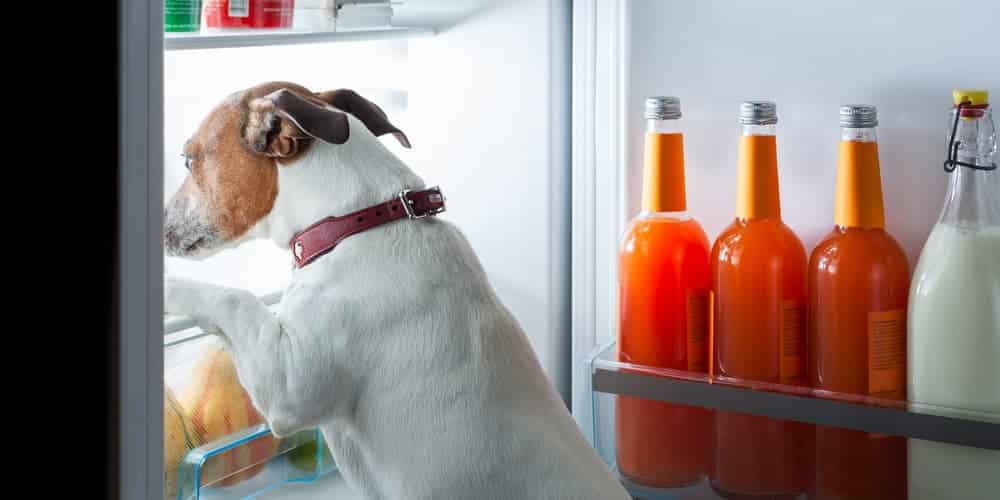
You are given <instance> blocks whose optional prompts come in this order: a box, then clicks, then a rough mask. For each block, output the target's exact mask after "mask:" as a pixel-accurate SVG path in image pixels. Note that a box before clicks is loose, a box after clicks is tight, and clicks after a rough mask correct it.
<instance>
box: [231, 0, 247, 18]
mask: <svg viewBox="0 0 1000 500" xmlns="http://www.w3.org/2000/svg"><path fill="white" fill-rule="evenodd" d="M249 15H250V0H229V17H247V16H249Z"/></svg>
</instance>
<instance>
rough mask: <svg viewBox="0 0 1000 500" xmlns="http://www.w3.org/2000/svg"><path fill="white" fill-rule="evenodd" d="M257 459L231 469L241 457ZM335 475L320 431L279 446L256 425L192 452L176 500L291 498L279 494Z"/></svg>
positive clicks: (263, 427)
mask: <svg viewBox="0 0 1000 500" xmlns="http://www.w3.org/2000/svg"><path fill="white" fill-rule="evenodd" d="M272 443H275V444H272ZM261 450H265V451H263V453H261ZM254 453H258V456H259V458H258V459H255V460H249V461H244V462H242V463H241V467H238V468H233V467H231V466H230V464H232V463H233V462H234V461H236V460H237V457H238V456H241V455H242V456H244V457H245V456H249V455H252V454H254ZM333 471H335V467H334V464H333V459H332V458H331V456H330V453H329V450H328V449H327V447H326V445H325V443H324V441H323V437H322V434H321V433H320V432H319V431H318V430H313V431H305V432H300V433H298V434H295V435H294V436H291V437H289V438H286V439H282V440H280V441H279V442H275V440H274V436H273V435H272V434H271V432H270V431H269V430H268V429H267V426H266V425H257V426H255V427H252V428H249V429H245V430H243V431H241V432H237V433H234V434H232V435H229V436H226V437H224V438H222V439H220V440H217V441H214V442H211V443H208V444H206V445H203V446H200V447H198V448H195V449H194V450H191V451H190V452H188V453H187V454H186V455H185V457H184V460H183V461H182V462H181V464H180V467H179V468H178V486H179V487H178V491H177V498H178V499H204V500H211V499H231V498H233V499H235V498H266V497H268V494H269V493H270V494H272V496H275V497H278V496H288V495H279V494H278V491H277V490H278V489H280V488H286V487H291V486H293V485H295V484H301V483H310V482H314V481H316V480H317V479H319V478H320V476H323V475H325V474H328V473H331V472H333Z"/></svg>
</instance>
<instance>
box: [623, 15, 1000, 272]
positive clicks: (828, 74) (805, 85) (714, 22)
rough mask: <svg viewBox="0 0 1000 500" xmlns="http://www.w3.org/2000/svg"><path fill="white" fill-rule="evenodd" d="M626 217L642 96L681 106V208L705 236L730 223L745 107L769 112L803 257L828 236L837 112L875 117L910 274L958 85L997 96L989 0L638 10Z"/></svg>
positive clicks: (888, 206)
mask: <svg viewBox="0 0 1000 500" xmlns="http://www.w3.org/2000/svg"><path fill="white" fill-rule="evenodd" d="M626 19H627V23H628V25H627V27H626V28H625V33H627V40H626V44H627V49H626V51H627V58H626V62H625V64H626V66H625V67H626V72H627V73H626V80H627V87H626V92H625V103H624V112H625V125H626V136H625V137H626V142H625V150H626V159H627V168H628V170H627V175H626V186H625V193H624V195H625V203H626V213H627V216H628V217H631V216H634V215H635V214H636V213H637V212H638V210H639V200H640V193H641V183H642V178H641V176H642V147H643V142H642V141H643V131H644V127H645V121H644V118H643V116H642V106H643V99H644V98H645V97H646V96H650V95H663V94H665V95H675V96H678V97H680V100H681V107H682V112H683V118H682V120H681V124H682V127H683V130H684V132H685V137H684V145H685V157H686V166H687V172H686V173H687V195H688V209H689V210H690V211H691V213H692V214H693V215H694V216H695V217H696V218H698V219H699V220H700V221H701V222H702V224H703V225H704V227H705V231H706V232H707V233H708V235H709V239H710V240H713V241H714V238H715V236H716V235H718V233H719V232H720V231H721V230H722V229H723V228H724V227H725V226H726V225H728V224H729V223H730V222H732V219H733V217H734V210H735V201H736V154H737V147H736V145H737V141H738V137H739V125H738V123H737V116H738V109H739V105H740V102H741V101H742V100H744V99H768V100H773V101H775V102H776V103H777V106H778V169H779V178H780V183H781V185H780V189H781V205H782V216H783V218H784V220H785V222H786V223H787V224H788V225H789V226H790V227H791V228H792V229H793V230H794V231H795V232H796V233H797V234H798V235H799V237H800V238H801V239H802V242H803V244H805V246H806V249H807V252H809V251H811V250H812V248H813V247H814V246H815V245H816V243H817V242H818V241H819V239H820V238H822V237H823V236H824V235H825V234H827V233H828V232H829V231H830V230H831V229H832V228H833V196H834V181H835V178H836V177H835V176H836V163H837V156H836V153H837V143H838V141H839V138H840V135H839V134H840V131H839V128H838V107H839V106H840V105H841V104H852V103H864V104H874V105H875V106H877V107H878V119H879V127H878V139H879V153H880V157H881V171H882V186H883V192H884V196H885V211H886V226H887V230H888V231H889V232H890V233H891V234H892V235H894V236H895V237H896V238H897V239H898V240H899V241H900V243H901V244H902V245H903V247H904V248H905V249H906V253H907V256H908V257H909V260H910V266H911V270H912V268H913V266H915V264H916V259H917V258H918V256H919V253H920V250H921V248H922V247H923V243H924V241H925V239H926V238H927V235H928V234H929V232H930V229H931V227H932V226H933V224H934V222H935V221H936V219H937V216H938V213H939V211H940V210H941V208H942V206H943V203H944V194H945V188H946V186H947V182H948V174H946V173H945V172H944V171H943V169H942V167H941V164H942V162H943V161H944V159H945V145H946V142H947V131H948V129H949V127H950V122H949V119H948V108H949V106H950V105H951V90H952V89H953V88H955V87H965V86H968V87H977V88H985V89H988V90H991V91H992V94H993V100H994V101H996V100H997V99H998V98H1000V94H998V93H1000V36H998V35H997V33H998V28H1000V3H998V2H996V1H994V0H959V1H950V2H942V1H912V0H910V1H906V0H892V1H880V2H870V1H857V0H837V1H836V2H833V1H827V2H800V1H794V0H782V1H769V2H731V1H714V0H697V1H695V0H675V1H671V2H662V1H655V0H635V1H632V2H630V5H629V11H628V14H627V17H626Z"/></svg>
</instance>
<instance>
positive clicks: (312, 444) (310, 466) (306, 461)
mask: <svg viewBox="0 0 1000 500" xmlns="http://www.w3.org/2000/svg"><path fill="white" fill-rule="evenodd" d="M318 444H319V442H318V441H317V440H315V439H313V440H311V441H308V442H306V443H303V444H302V445H301V446H297V447H295V448H294V449H292V450H291V451H289V452H288V461H289V462H291V464H292V465H294V466H295V467H296V468H298V469H300V470H303V471H305V472H316V466H317V465H320V464H319V463H318V462H319V461H318V460H316V446H317V445H318ZM332 464H333V456H332V455H330V448H329V447H327V446H326V443H325V442H324V443H323V464H322V465H324V466H329V465H332Z"/></svg>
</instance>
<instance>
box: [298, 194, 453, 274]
mask: <svg viewBox="0 0 1000 500" xmlns="http://www.w3.org/2000/svg"><path fill="white" fill-rule="evenodd" d="M441 212H444V195H442V194H441V190H440V189H439V188H437V187H436V186H435V187H432V188H430V189H426V190H424V191H410V190H409V189H404V190H402V191H400V192H399V194H397V195H396V197H395V198H393V199H391V200H389V201H386V202H384V203H379V204H378V205H374V206H371V207H368V208H365V209H362V210H358V211H357V212H351V213H349V214H347V215H341V216H339V217H327V218H325V219H323V220H321V221H319V222H317V223H315V224H313V225H311V226H309V227H307V228H305V229H304V230H302V231H301V232H299V233H298V234H296V235H295V236H293V237H292V241H291V242H289V246H290V247H291V249H292V258H294V259H295V267H297V268H301V267H304V266H305V265H307V264H309V263H310V262H312V261H313V260H315V259H316V258H317V257H319V256H320V255H323V254H325V253H327V252H329V251H330V250H333V248H334V247H336V246H337V245H338V244H339V243H340V242H341V241H343V240H344V238H347V237H348V236H350V235H352V234H357V233H360V232H362V231H366V230H368V229H371V228H373V227H375V226H380V225H382V224H385V223H387V222H392V221H394V220H398V219H402V218H410V219H422V218H424V217H427V216H429V215H436V214H439V213H441Z"/></svg>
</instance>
